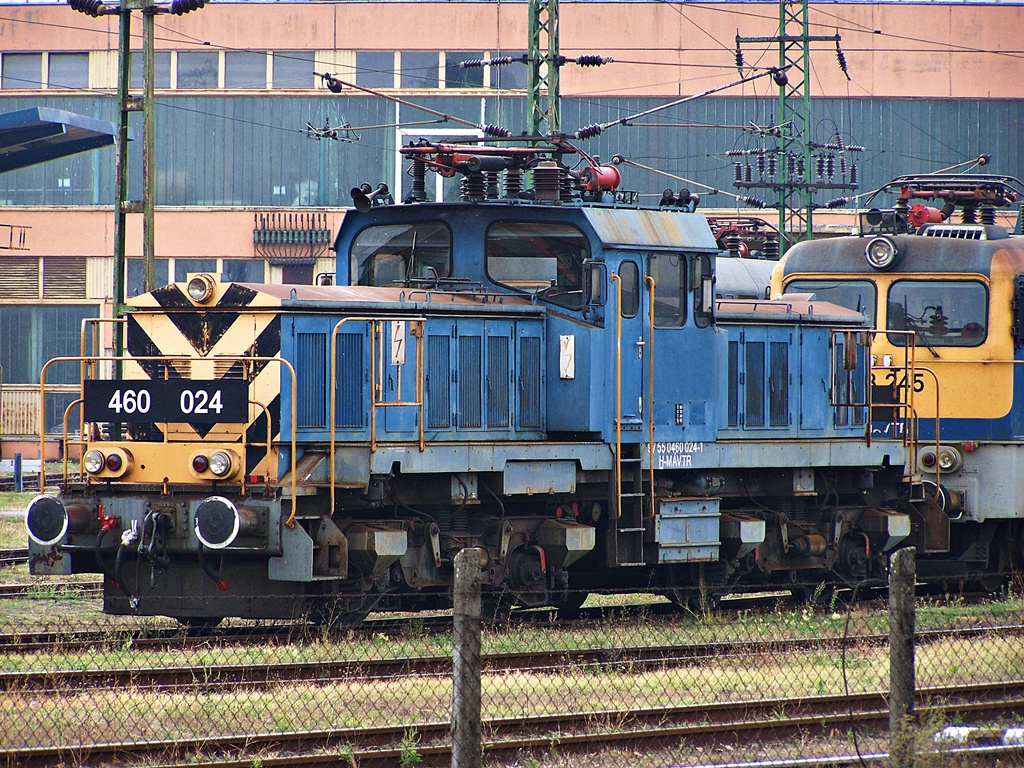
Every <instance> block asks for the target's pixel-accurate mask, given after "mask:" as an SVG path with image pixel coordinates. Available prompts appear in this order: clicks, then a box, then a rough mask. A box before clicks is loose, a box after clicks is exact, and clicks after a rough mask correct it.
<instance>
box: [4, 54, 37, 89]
mask: <svg viewBox="0 0 1024 768" xmlns="http://www.w3.org/2000/svg"><path fill="white" fill-rule="evenodd" d="M2 63H3V77H2V78H0V88H40V87H42V77H43V54H41V53H5V54H4V55H3V60H2Z"/></svg>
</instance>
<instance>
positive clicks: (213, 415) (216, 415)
mask: <svg viewBox="0 0 1024 768" xmlns="http://www.w3.org/2000/svg"><path fill="white" fill-rule="evenodd" d="M83 410H84V412H85V420H86V421H115V422H117V421H120V422H133V421H166V422H172V423H177V422H187V423H189V424H219V423H239V424H240V423H244V422H246V421H248V417H249V383H248V382H247V381H244V380H243V379H217V380H215V381H194V380H191V379H167V380H163V379H159V380H147V379H117V380H111V381H99V380H87V381H86V382H85V403H84V405H83Z"/></svg>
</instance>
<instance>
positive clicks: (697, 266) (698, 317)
mask: <svg viewBox="0 0 1024 768" xmlns="http://www.w3.org/2000/svg"><path fill="white" fill-rule="evenodd" d="M691 264H692V267H693V268H692V275H693V279H692V280H691V281H690V286H691V288H690V290H691V292H692V293H693V322H694V325H696V326H697V327H698V328H707V327H708V326H709V325H711V324H712V323H713V322H714V321H715V275H714V273H713V272H712V270H711V257H710V256H708V255H706V254H701V255H698V256H695V257H694V258H693V261H692V262H691Z"/></svg>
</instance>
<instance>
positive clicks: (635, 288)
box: [619, 261, 640, 317]
mask: <svg viewBox="0 0 1024 768" xmlns="http://www.w3.org/2000/svg"><path fill="white" fill-rule="evenodd" d="M619 279H620V280H622V306H621V307H619V310H620V312H621V314H622V316H623V317H636V313H637V312H638V311H639V310H640V269H639V267H637V265H636V262H632V261H624V262H622V266H621V267H620V268H619Z"/></svg>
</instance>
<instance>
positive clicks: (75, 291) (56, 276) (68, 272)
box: [43, 256, 86, 299]
mask: <svg viewBox="0 0 1024 768" xmlns="http://www.w3.org/2000/svg"><path fill="white" fill-rule="evenodd" d="M85 265H86V260H85V258H83V257H80V256H73V257H68V258H61V259H57V258H53V259H51V258H47V259H45V260H44V261H43V298H45V299H84V298H85Z"/></svg>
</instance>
